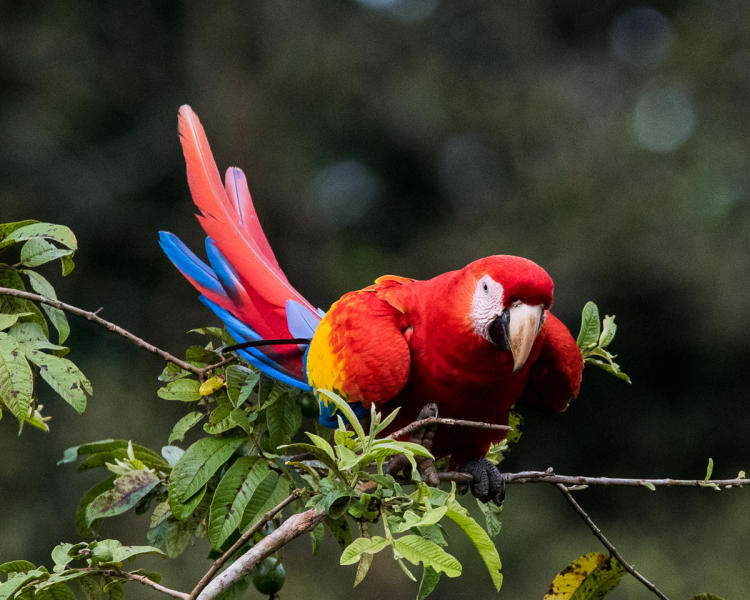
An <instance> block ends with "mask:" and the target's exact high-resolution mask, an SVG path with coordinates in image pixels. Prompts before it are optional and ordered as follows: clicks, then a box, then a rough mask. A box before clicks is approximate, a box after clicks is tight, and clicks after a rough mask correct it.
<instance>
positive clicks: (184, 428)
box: [167, 410, 205, 444]
mask: <svg viewBox="0 0 750 600" xmlns="http://www.w3.org/2000/svg"><path fill="white" fill-rule="evenodd" d="M204 416H205V415H204V414H203V413H202V412H200V411H197V410H194V411H191V412H189V413H188V414H186V415H185V416H184V417H182V418H181V419H180V420H179V421H177V423H175V425H174V427H172V433H170V434H169V439H168V440H167V443H168V444H172V443H174V442H181V441H182V440H184V439H185V434H186V433H187V432H188V431H190V429H192V428H193V427H195V426H196V425H197V424H198V423H200V422H201V421H202V420H203V417H204Z"/></svg>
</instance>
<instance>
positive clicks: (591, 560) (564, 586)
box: [543, 552, 625, 600]
mask: <svg viewBox="0 0 750 600" xmlns="http://www.w3.org/2000/svg"><path fill="white" fill-rule="evenodd" d="M624 574H625V569H624V568H623V566H622V565H621V564H620V563H619V562H618V561H617V559H616V558H614V557H609V556H607V555H606V554H601V553H599V552H591V553H589V554H584V555H583V556H580V557H578V558H577V559H576V560H574V561H573V562H572V563H570V565H568V566H567V567H565V568H564V569H563V570H562V571H560V572H559V573H558V574H557V576H556V577H555V578H554V580H553V581H552V585H550V588H549V591H548V592H547V593H546V594H545V595H544V599H543V600H601V599H602V598H604V597H605V596H606V595H607V594H608V593H609V592H611V591H612V590H613V589H615V588H616V587H617V586H618V585H619V584H620V580H621V579H622V576H623V575H624Z"/></svg>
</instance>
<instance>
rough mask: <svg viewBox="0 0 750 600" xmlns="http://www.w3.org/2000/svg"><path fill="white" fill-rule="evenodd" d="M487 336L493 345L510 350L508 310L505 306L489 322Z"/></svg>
mask: <svg viewBox="0 0 750 600" xmlns="http://www.w3.org/2000/svg"><path fill="white" fill-rule="evenodd" d="M487 336H488V337H489V338H490V342H492V343H493V344H495V346H499V347H500V348H502V349H503V350H510V311H509V310H508V309H507V308H506V309H505V310H504V311H503V312H502V314H501V315H500V316H498V317H496V318H495V320H494V321H492V323H490V326H489V329H488V330H487Z"/></svg>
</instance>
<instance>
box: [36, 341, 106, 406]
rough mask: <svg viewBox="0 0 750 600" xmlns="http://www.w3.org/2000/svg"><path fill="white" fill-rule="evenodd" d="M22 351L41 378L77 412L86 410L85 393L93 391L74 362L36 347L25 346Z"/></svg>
mask: <svg viewBox="0 0 750 600" xmlns="http://www.w3.org/2000/svg"><path fill="white" fill-rule="evenodd" d="M24 352H25V353H26V357H27V358H28V359H29V361H30V362H32V363H34V364H35V365H36V366H37V367H39V374H40V375H41V377H42V379H44V381H46V382H47V384H48V385H49V386H50V387H51V388H52V389H53V390H55V392H57V393H58V394H59V395H60V396H61V397H62V399H63V400H65V401H66V402H67V403H68V404H70V405H71V406H72V407H73V408H74V409H75V410H76V412H77V413H78V414H82V413H83V411H85V410H86V394H87V393H88V394H91V393H93V389H92V388H91V382H90V381H89V380H88V379H87V378H86V376H85V375H84V374H83V373H82V372H81V370H80V369H79V368H78V367H77V366H76V365H75V363H73V362H72V361H70V360H68V359H67V358H61V357H59V356H55V355H54V354H47V353H45V352H41V351H40V350H36V349H31V348H26V349H24Z"/></svg>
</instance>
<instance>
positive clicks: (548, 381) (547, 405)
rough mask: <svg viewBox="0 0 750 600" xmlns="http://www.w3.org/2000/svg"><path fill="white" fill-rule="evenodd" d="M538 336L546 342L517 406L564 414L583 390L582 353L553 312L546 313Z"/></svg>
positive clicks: (530, 371)
mask: <svg viewBox="0 0 750 600" xmlns="http://www.w3.org/2000/svg"><path fill="white" fill-rule="evenodd" d="M539 335H542V336H544V338H543V340H544V343H543V345H542V349H541V352H540V354H539V358H537V360H536V361H535V362H534V364H533V365H532V366H531V369H530V370H529V379H528V382H527V384H526V388H525V389H524V391H523V394H521V397H520V398H519V399H518V401H517V403H516V405H517V406H518V405H524V404H525V405H527V406H529V405H531V406H535V407H537V408H542V409H548V410H553V411H558V412H561V411H564V410H565V409H566V408H568V405H569V404H570V402H571V400H573V399H574V398H575V397H576V396H578V392H579V390H580V388H581V374H582V372H583V360H582V358H581V351H580V350H579V349H578V345H577V344H576V342H575V340H574V339H573V336H572V335H570V331H569V330H568V328H567V327H566V326H565V325H564V324H563V323H562V322H561V321H560V320H559V319H558V318H557V317H555V316H554V315H553V314H552V313H547V318H546V320H545V322H544V327H543V328H542V331H541V332H540V334H539Z"/></svg>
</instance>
